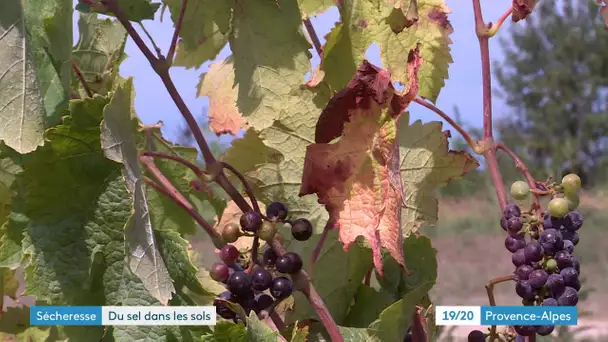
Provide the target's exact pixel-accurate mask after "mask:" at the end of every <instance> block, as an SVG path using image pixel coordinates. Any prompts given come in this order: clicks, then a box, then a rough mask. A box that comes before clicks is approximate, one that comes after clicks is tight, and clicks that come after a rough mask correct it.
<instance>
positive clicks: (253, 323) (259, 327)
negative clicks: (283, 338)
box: [246, 311, 280, 342]
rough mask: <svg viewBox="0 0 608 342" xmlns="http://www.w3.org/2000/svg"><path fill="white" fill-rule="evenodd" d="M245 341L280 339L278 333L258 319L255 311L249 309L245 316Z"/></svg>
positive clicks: (256, 341)
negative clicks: (249, 311) (246, 316)
mask: <svg viewBox="0 0 608 342" xmlns="http://www.w3.org/2000/svg"><path fill="white" fill-rule="evenodd" d="M246 336H247V342H277V341H280V339H279V336H278V333H276V332H274V331H272V329H270V327H269V326H268V325H266V324H264V323H263V322H262V321H260V320H259V318H258V316H257V315H256V314H255V312H253V311H251V313H250V314H249V317H248V318H247V335H246Z"/></svg>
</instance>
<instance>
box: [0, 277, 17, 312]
mask: <svg viewBox="0 0 608 342" xmlns="http://www.w3.org/2000/svg"><path fill="white" fill-rule="evenodd" d="M18 288H19V280H17V278H16V277H15V270H11V269H10V268H6V267H1V268H0V305H2V308H4V296H7V297H10V298H12V299H16V297H17V289H18Z"/></svg>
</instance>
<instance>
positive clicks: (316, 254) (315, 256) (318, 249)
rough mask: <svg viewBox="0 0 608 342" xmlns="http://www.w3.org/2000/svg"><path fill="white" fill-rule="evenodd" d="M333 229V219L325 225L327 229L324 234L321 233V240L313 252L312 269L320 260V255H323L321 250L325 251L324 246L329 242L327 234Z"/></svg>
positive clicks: (324, 229)
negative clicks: (326, 241)
mask: <svg viewBox="0 0 608 342" xmlns="http://www.w3.org/2000/svg"><path fill="white" fill-rule="evenodd" d="M332 227H333V223H331V219H330V221H328V222H327V223H326V224H325V227H324V228H323V233H321V238H319V242H317V245H316V246H315V249H314V250H313V251H312V257H311V259H310V265H311V269H312V268H313V267H314V266H315V264H316V263H317V259H318V258H319V253H321V249H323V244H324V243H325V240H327V234H328V233H329V231H330V230H331V228H332Z"/></svg>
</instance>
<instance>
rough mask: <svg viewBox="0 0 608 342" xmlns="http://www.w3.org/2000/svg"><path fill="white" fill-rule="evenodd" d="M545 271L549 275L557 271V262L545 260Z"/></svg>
mask: <svg viewBox="0 0 608 342" xmlns="http://www.w3.org/2000/svg"><path fill="white" fill-rule="evenodd" d="M545 270H547V272H549V273H553V272H556V271H557V261H555V259H549V260H547V264H546V265H545Z"/></svg>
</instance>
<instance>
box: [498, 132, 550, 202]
mask: <svg viewBox="0 0 608 342" xmlns="http://www.w3.org/2000/svg"><path fill="white" fill-rule="evenodd" d="M496 148H497V149H499V150H503V151H504V152H505V153H507V154H508V155H509V157H511V159H513V161H514V162H515V167H517V168H518V169H519V170H520V171H521V173H522V174H523V175H524V177H525V178H526V181H527V182H528V185H529V186H530V190H538V189H536V180H534V177H532V174H531V173H530V170H528V168H527V167H526V164H524V162H523V161H522V160H521V159H519V157H518V156H517V155H516V154H515V152H513V151H512V150H511V149H510V148H508V147H507V146H505V145H504V144H502V143H498V144H496ZM531 192H532V194H533V195H534V204H533V208H535V209H540V200H539V195H538V193H536V192H535V191H531Z"/></svg>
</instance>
